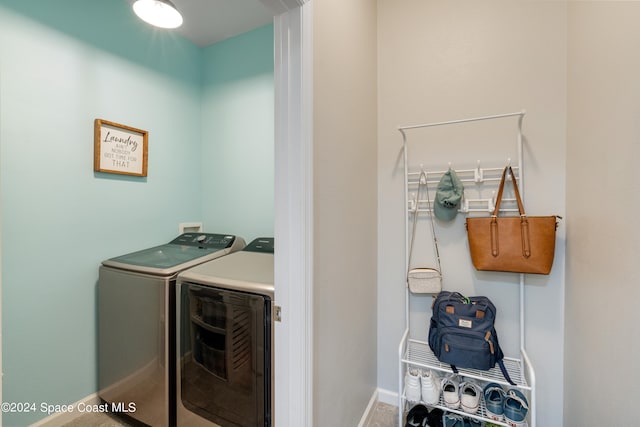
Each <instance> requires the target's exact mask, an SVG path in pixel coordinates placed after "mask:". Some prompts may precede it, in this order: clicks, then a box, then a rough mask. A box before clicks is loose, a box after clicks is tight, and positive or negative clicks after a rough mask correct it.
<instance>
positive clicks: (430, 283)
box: [407, 170, 442, 294]
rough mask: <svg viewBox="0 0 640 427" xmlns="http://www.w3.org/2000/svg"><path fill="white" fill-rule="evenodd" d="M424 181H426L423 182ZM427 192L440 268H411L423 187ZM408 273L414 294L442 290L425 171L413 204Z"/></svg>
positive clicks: (419, 179)
mask: <svg viewBox="0 0 640 427" xmlns="http://www.w3.org/2000/svg"><path fill="white" fill-rule="evenodd" d="M423 179H424V181H423ZM423 184H424V186H425V187H426V190H427V207H428V210H429V218H430V219H431V221H430V222H431V234H432V235H433V245H434V248H435V253H436V259H437V262H438V268H430V267H416V268H411V256H412V255H413V242H414V240H415V237H416V224H417V222H418V204H419V202H420V188H421V187H422V185H423ZM408 264H409V265H408V271H407V285H408V286H409V290H410V291H411V292H412V293H414V294H437V293H439V292H440V291H441V290H442V266H441V265H440V252H439V251H438V239H437V238H436V230H435V227H434V225H433V210H432V209H431V201H430V200H429V184H428V182H427V173H426V172H425V171H424V170H423V171H421V172H420V177H419V178H418V191H417V192H416V199H415V203H414V204H413V229H412V231H411V245H410V246H409V261H408Z"/></svg>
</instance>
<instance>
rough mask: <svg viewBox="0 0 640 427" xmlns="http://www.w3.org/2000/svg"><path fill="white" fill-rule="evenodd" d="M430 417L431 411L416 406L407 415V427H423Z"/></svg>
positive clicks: (424, 407) (421, 406)
mask: <svg viewBox="0 0 640 427" xmlns="http://www.w3.org/2000/svg"><path fill="white" fill-rule="evenodd" d="M428 416H429V410H428V409H427V407H426V406H424V405H416V406H414V407H413V408H411V410H409V413H408V414H407V422H406V424H405V425H404V426H405V427H422V426H423V425H424V422H425V420H426V419H427V417H428Z"/></svg>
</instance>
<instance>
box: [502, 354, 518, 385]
mask: <svg viewBox="0 0 640 427" xmlns="http://www.w3.org/2000/svg"><path fill="white" fill-rule="evenodd" d="M498 366H499V367H500V370H501V371H502V375H503V376H504V379H505V380H507V381H508V382H509V384H511V385H516V383H514V382H513V380H512V379H511V377H510V376H509V372H507V368H506V367H505V366H504V362H503V361H502V360H498Z"/></svg>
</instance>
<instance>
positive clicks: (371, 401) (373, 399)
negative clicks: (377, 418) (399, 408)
mask: <svg viewBox="0 0 640 427" xmlns="http://www.w3.org/2000/svg"><path fill="white" fill-rule="evenodd" d="M377 401H378V390H374V392H373V394H372V395H371V399H369V404H368V405H367V408H366V409H365V410H364V414H362V418H360V422H359V423H358V427H365V426H366V425H367V423H368V422H369V420H370V419H371V417H372V416H373V408H374V406H375V405H376V402H377Z"/></svg>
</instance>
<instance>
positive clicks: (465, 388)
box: [460, 380, 481, 414]
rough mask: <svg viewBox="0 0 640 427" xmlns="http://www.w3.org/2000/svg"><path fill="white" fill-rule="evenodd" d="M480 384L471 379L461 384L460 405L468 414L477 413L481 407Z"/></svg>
mask: <svg viewBox="0 0 640 427" xmlns="http://www.w3.org/2000/svg"><path fill="white" fill-rule="evenodd" d="M480 393H481V391H480V386H479V385H478V384H476V383H475V382H473V381H471V380H469V381H465V382H463V383H462V384H460V405H461V406H462V410H463V411H464V412H466V413H467V414H475V413H476V412H478V408H479V407H480Z"/></svg>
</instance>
